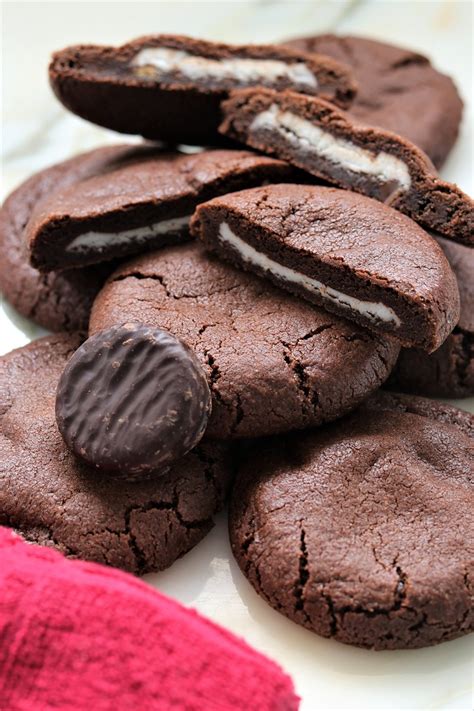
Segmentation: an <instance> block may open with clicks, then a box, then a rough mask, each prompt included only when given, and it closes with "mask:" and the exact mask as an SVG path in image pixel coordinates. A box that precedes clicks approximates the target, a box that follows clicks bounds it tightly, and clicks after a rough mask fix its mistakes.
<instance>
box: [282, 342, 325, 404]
mask: <svg viewBox="0 0 474 711" xmlns="http://www.w3.org/2000/svg"><path fill="white" fill-rule="evenodd" d="M281 344H282V346H283V347H284V349H285V350H284V351H283V360H284V361H285V363H286V364H287V366H288V367H289V368H290V370H291V371H292V373H293V377H294V380H295V382H296V387H297V388H298V390H299V391H300V393H301V394H302V395H303V402H302V403H301V409H302V411H303V413H304V414H306V411H307V408H308V407H311V408H312V410H313V412H314V411H315V410H316V409H317V407H318V406H319V396H318V393H317V391H316V390H315V389H314V388H312V387H311V383H310V378H309V376H308V373H307V372H306V369H305V366H304V365H303V363H302V362H301V361H300V360H298V358H295V357H294V355H293V353H292V351H291V347H292V346H291V344H289V343H286V342H285V341H281Z"/></svg>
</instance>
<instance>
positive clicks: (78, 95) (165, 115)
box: [49, 35, 355, 145]
mask: <svg viewBox="0 0 474 711" xmlns="http://www.w3.org/2000/svg"><path fill="white" fill-rule="evenodd" d="M49 76H50V81H51V85H52V87H53V90H54V92H55V94H56V96H57V97H58V99H59V100H60V101H61V102H62V103H63V104H64V105H65V106H66V108H68V109H69V110H70V111H72V112H73V113H76V114H78V115H79V116H81V117H82V118H85V119H87V120H88V121H92V122H93V123H97V124H99V125H100V126H106V127H107V128H111V129H113V130H115V131H119V132H121V133H137V134H141V135H142V136H145V137H147V138H153V139H157V138H159V139H160V140H164V141H169V142H170V143H191V144H198V145H208V144H214V143H216V141H217V142H219V141H220V142H222V137H219V134H218V132H217V126H218V125H219V121H220V108H219V103H220V101H221V100H222V99H223V98H225V96H227V94H228V92H229V91H230V90H231V89H233V88H236V87H245V86H254V85H263V86H269V87H272V88H274V89H278V90H281V89H285V88H289V87H291V88H294V89H295V90H296V91H303V92H307V93H310V94H320V95H321V96H324V97H325V98H326V99H328V100H330V101H334V102H336V103H338V104H340V105H341V106H347V105H348V104H349V103H350V101H351V100H352V98H353V96H354V92H355V85H354V84H353V82H352V77H351V74H350V70H349V69H348V68H347V67H346V66H344V65H341V64H339V63H338V62H335V61H334V60H332V59H330V58H328V57H320V56H316V55H314V54H313V55H310V54H305V53H304V52H297V51H295V50H290V49H288V48H285V47H281V46H277V45H263V46H259V45H242V46H232V45H226V44H220V43H217V42H207V41H205V40H196V39H192V38H190V37H183V36H178V35H150V36H148V37H140V38H139V39H136V40H134V41H133V42H130V43H128V44H125V45H123V46H122V47H110V46H93V45H78V46H75V47H67V48H66V49H64V50H62V51H60V52H57V53H56V54H55V55H54V56H53V59H52V62H51V65H50V69H49Z"/></svg>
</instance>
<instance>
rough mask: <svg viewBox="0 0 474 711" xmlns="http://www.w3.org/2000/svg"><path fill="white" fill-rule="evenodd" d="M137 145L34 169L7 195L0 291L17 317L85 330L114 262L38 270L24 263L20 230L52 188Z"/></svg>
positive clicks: (102, 167) (115, 161)
mask: <svg viewBox="0 0 474 711" xmlns="http://www.w3.org/2000/svg"><path fill="white" fill-rule="evenodd" d="M141 150H143V149H141V148H139V147H136V146H130V145H120V146H110V147H105V148H98V149H95V150H92V151H89V152H87V153H82V154H80V155H78V156H76V157H74V158H71V159H70V160H67V161H64V162H62V163H57V164H56V165H53V166H51V167H50V168H46V169H45V170H42V171H40V172H39V173H36V174H35V175H33V176H32V177H31V178H29V179H28V180H26V181H25V182H24V183H22V185H20V187H18V188H17V189H16V190H15V191H14V192H13V193H11V195H10V196H9V197H8V198H7V199H6V201H5V203H4V204H3V207H2V209H1V210H0V248H1V250H2V258H1V259H0V290H1V291H2V293H3V295H4V296H5V298H6V299H7V300H8V301H9V302H10V303H11V304H12V306H14V307H15V309H17V311H18V312H19V313H20V314H21V315H22V316H25V317H26V318H31V319H32V320H33V321H35V322H36V323H38V324H39V325H40V326H43V327H44V328H47V329H49V330H51V331H77V330H86V329H87V324H88V321H89V312H90V308H91V305H92V302H93V300H94V297H95V295H96V294H97V292H98V291H99V289H100V287H101V286H102V284H103V283H104V281H105V279H106V278H107V276H108V275H109V274H110V272H111V271H112V270H113V268H114V267H113V266H111V265H100V266H96V267H89V268H87V269H81V270H74V271H72V270H69V271H63V272H51V273H49V274H41V273H40V272H39V271H38V270H37V269H35V268H34V267H32V266H31V265H30V264H29V261H28V256H27V255H26V253H25V250H24V238H23V235H24V230H25V227H26V225H27V224H28V221H29V219H30V217H31V214H32V212H33V210H34V209H35V207H36V205H37V204H38V203H39V202H40V201H42V200H44V199H47V198H48V197H49V196H50V195H52V194H53V193H54V192H55V191H56V190H58V191H59V190H62V189H67V188H69V187H70V186H73V185H76V184H77V183H78V182H80V181H81V180H86V179H87V178H89V177H91V176H93V175H97V174H100V173H103V172H107V170H110V169H112V168H113V167H114V166H115V167H116V166H117V165H120V164H121V163H122V162H126V161H127V160H129V159H130V158H131V157H132V156H136V155H137V153H140V152H141Z"/></svg>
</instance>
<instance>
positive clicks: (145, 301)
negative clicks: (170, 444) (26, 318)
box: [90, 243, 398, 438]
mask: <svg viewBox="0 0 474 711" xmlns="http://www.w3.org/2000/svg"><path fill="white" fill-rule="evenodd" d="M126 321H140V322H141V323H145V324H148V325H150V326H153V327H156V328H164V329H166V330H167V331H170V333H173V334H174V335H175V336H177V337H178V338H180V339H182V340H183V341H184V342H185V343H187V345H189V346H190V347H191V348H192V349H193V350H194V351H195V353H196V354H197V355H198V358H199V360H200V362H201V363H202V365H203V367H204V368H205V371H206V373H207V376H208V381H209V384H210V387H211V392H212V396H213V400H212V414H211V417H210V420H209V424H208V428H207V431H206V436H209V437H215V438H231V437H236V438H237V437H256V436H258V435H262V434H273V433H276V432H285V431H288V430H292V429H301V428H304V427H309V426H311V425H319V424H320V423H322V422H325V421H328V420H332V419H335V418H337V417H340V416H341V415H342V414H343V413H345V412H348V411H349V410H351V409H352V408H354V407H355V406H356V405H357V404H358V403H359V402H360V401H361V400H363V399H364V398H365V397H367V395H368V394H369V393H371V392H372V391H373V390H375V389H376V388H377V387H378V385H379V384H380V383H381V382H383V381H384V380H385V379H386V378H387V376H388V373H389V372H390V370H391V369H392V367H393V364H394V362H395V360H396V357H397V354H398V346H397V345H396V344H395V342H393V341H389V340H388V339H387V340H386V339H384V338H383V337H381V336H379V335H377V334H371V333H369V332H368V331H366V330H364V329H362V328H361V327H359V326H357V325H356V324H351V323H350V322H348V321H346V320H344V319H341V318H339V317H338V316H335V315H331V314H328V313H327V312H325V311H323V310H321V309H318V308H317V307H315V306H313V305H312V304H309V303H306V302H304V301H302V300H300V299H298V298H296V297H294V296H290V295H289V294H286V293H285V292H284V291H282V290H280V289H277V288H276V287H273V286H272V285H271V284H269V283H268V282H267V281H265V280H263V279H260V278H258V277H256V276H254V275H252V274H248V273H245V272H242V271H239V270H237V269H235V268H234V267H232V266H231V265H228V264H225V263H223V262H221V261H219V260H218V259H216V258H215V257H213V256H212V255H208V254H207V253H206V252H205V250H204V248H203V247H202V246H201V245H200V244H199V243H188V244H185V245H180V246H173V247H166V248H165V249H163V250H160V251H159V252H154V253H151V254H148V255H143V256H142V257H139V258H136V259H135V260H132V261H130V262H128V263H127V264H125V265H123V266H122V267H121V268H119V270H117V271H116V272H115V273H114V274H113V275H112V276H111V278H110V280H109V281H108V283H107V284H106V285H105V287H104V288H103V290H102V291H101V292H100V294H99V295H98V297H97V299H96V301H95V303H94V307H93V310H92V313H91V321H90V332H91V333H96V332H97V331H100V330H102V329H104V328H109V327H110V326H113V325H115V324H120V323H125V322H126Z"/></svg>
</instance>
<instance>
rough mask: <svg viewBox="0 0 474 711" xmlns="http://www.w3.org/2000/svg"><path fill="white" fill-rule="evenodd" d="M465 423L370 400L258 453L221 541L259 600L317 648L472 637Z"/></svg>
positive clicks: (240, 480) (469, 426) (432, 408)
mask: <svg viewBox="0 0 474 711" xmlns="http://www.w3.org/2000/svg"><path fill="white" fill-rule="evenodd" d="M473 444H474V417H473V415H471V414H469V413H467V412H462V411H460V410H456V409H455V408H452V407H450V406H448V405H444V404H441V403H437V402H433V401H431V400H425V399H422V398H415V397H407V396H400V395H390V394H388V393H381V392H380V393H377V394H376V395H375V396H373V397H372V398H371V399H369V401H368V402H367V403H366V404H364V405H363V406H362V407H361V408H360V409H359V410H358V411H356V412H355V413H353V414H351V415H350V416H349V417H346V418H344V419H343V420H340V421H339V422H336V423H333V424H331V425H328V426H327V427H325V428H324V429H320V430H317V431H308V432H304V433H298V434H296V433H295V434H293V435H288V436H287V437H286V438H281V437H280V438H278V440H277V439H275V438H274V439H271V440H267V441H266V443H262V442H259V443H258V446H257V445H256V446H255V447H253V448H252V449H251V450H250V451H249V453H248V459H247V461H246V462H245V463H244V464H243V465H242V467H241V471H240V472H239V475H238V477H237V480H236V484H235V487H234V491H233V495H232V501H231V511H230V536H231V542H232V549H233V552H234V555H235V557H236V559H237V561H238V563H239V566H240V567H241V569H242V572H243V573H244V575H245V576H246V577H247V579H248V580H249V581H250V583H251V584H252V585H253V587H254V588H255V589H256V591H257V592H258V593H259V594H260V595H261V596H262V597H264V598H265V600H266V601H267V602H268V603H269V604H270V605H271V606H272V607H274V608H275V609H276V610H278V611H279V612H281V613H282V614H283V615H285V616H286V617H289V618H290V619H291V620H294V621H295V622H297V623H298V624H301V625H303V626H304V627H307V628H308V629H310V630H313V631H314V632H316V633H317V634H320V635H322V636H324V637H332V638H334V639H337V640H339V641H340V642H345V643H347V644H354V645H357V646H361V647H368V648H373V649H407V648H415V647H424V646H427V645H432V644H437V643H438V642H443V641H445V640H449V639H453V638H455V637H459V636H460V635H463V634H467V633H468V632H470V631H472V630H473V629H474V616H473V610H472V580H473V574H474V570H473V559H474V558H473V556H474V548H473V545H472V541H473V540H474V536H473V534H474V519H473V511H474V491H473V484H474V468H473V459H472V451H473Z"/></svg>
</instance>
